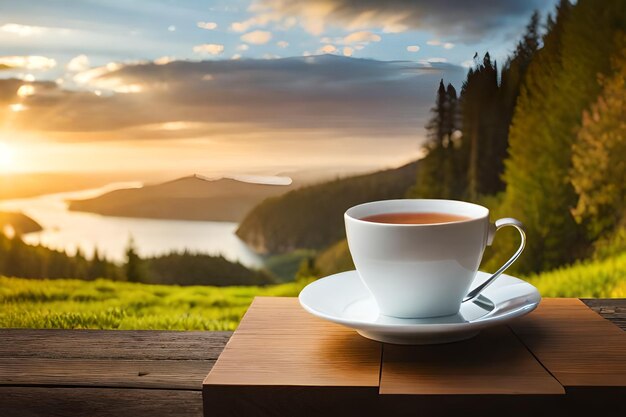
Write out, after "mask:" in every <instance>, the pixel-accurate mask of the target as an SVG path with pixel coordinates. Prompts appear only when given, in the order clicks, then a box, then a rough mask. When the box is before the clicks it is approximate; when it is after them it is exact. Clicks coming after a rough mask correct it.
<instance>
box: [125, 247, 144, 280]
mask: <svg viewBox="0 0 626 417" xmlns="http://www.w3.org/2000/svg"><path fill="white" fill-rule="evenodd" d="M124 272H125V273H126V280H127V281H130V282H144V281H145V279H146V271H145V266H144V264H143V261H142V259H141V258H140V257H139V255H138V254H137V249H136V247H135V241H134V239H133V238H132V237H130V238H129V240H128V246H127V247H126V265H125V266H124Z"/></svg>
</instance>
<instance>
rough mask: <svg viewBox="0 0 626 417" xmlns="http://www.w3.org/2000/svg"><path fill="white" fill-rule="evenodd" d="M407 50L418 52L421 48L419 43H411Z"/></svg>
mask: <svg viewBox="0 0 626 417" xmlns="http://www.w3.org/2000/svg"><path fill="white" fill-rule="evenodd" d="M406 50H407V51H409V52H418V51H419V50H420V47H419V45H409V46H407V47H406Z"/></svg>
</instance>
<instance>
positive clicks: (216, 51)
mask: <svg viewBox="0 0 626 417" xmlns="http://www.w3.org/2000/svg"><path fill="white" fill-rule="evenodd" d="M193 51H194V52H195V53H197V54H209V55H220V54H221V53H222V52H224V45H220V44H217V43H204V44H202V45H196V46H194V47H193Z"/></svg>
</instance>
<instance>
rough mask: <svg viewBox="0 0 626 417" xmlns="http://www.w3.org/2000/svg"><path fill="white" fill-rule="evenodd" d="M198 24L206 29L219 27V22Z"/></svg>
mask: <svg viewBox="0 0 626 417" xmlns="http://www.w3.org/2000/svg"><path fill="white" fill-rule="evenodd" d="M197 26H198V27H199V28H200V29H206V30H214V29H217V23H215V22H198V24H197Z"/></svg>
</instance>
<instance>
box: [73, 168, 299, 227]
mask: <svg viewBox="0 0 626 417" xmlns="http://www.w3.org/2000/svg"><path fill="white" fill-rule="evenodd" d="M292 187H293V185H273V184H259V183H252V182H245V181H240V180H236V179H230V178H221V179H216V180H210V181H207V180H206V179H204V178H203V177H200V176H197V175H193V176H189V177H183V178H179V179H177V180H173V181H168V182H165V183H161V184H155V185H148V186H144V187H141V188H132V189H123V190H115V191H111V192H109V193H106V194H103V195H101V196H99V197H95V198H91V199H86V200H72V201H70V202H69V209H70V210H74V211H85V212H90V213H97V214H102V215H105V216H118V217H140V218H150V219H176V220H200V221H227V222H239V221H241V220H242V219H243V218H244V216H245V215H246V213H248V212H249V211H250V210H251V209H252V208H253V207H254V206H256V205H257V204H258V203H260V202H261V201H263V200H264V199H266V198H268V197H273V196H277V195H280V194H283V193H285V192H287V191H289V190H291V189H292Z"/></svg>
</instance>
